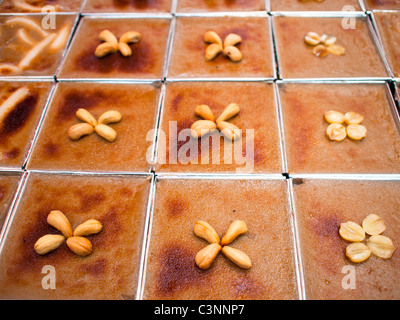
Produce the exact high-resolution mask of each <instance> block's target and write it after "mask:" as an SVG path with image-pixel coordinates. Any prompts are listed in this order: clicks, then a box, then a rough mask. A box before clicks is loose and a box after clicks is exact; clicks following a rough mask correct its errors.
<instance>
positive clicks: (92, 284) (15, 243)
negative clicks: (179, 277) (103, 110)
mask: <svg viewBox="0 0 400 320" xmlns="http://www.w3.org/2000/svg"><path fill="white" fill-rule="evenodd" d="M149 187H150V181H149V179H148V178H147V177H146V176H135V177H134V176H111V175H103V176H102V175H92V176H88V175H63V174H52V173H48V174H35V173H30V174H29V177H28V180H27V184H26V185H25V187H24V190H23V193H22V196H21V199H20V201H19V203H18V207H17V208H16V212H15V214H14V216H13V218H12V221H10V223H11V225H10V228H9V231H8V233H7V238H6V240H5V242H4V248H3V249H4V250H2V251H1V255H0V265H1V271H0V283H1V286H0V296H1V297H2V298H3V299H13V298H18V299H23V298H27V299H29V298H32V297H36V298H37V299H62V300H65V299H100V300H102V299H112V300H115V299H135V297H136V295H137V284H138V277H139V261H140V254H141V246H142V239H143V230H144V220H145V216H146V210H147V202H148V193H149ZM46 266H47V267H48V266H51V267H52V268H50V269H47V267H46ZM46 274H47V276H48V278H45V279H44V280H43V277H45V276H46ZM52 275H53V276H55V278H54V277H53V278H52ZM46 279H47V280H48V282H47V281H46ZM100 284H101V285H100ZM49 286H53V290H46V288H47V289H49Z"/></svg>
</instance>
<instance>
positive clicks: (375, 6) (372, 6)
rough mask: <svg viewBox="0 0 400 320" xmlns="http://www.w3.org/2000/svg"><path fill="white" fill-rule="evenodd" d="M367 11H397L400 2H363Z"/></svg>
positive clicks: (386, 0) (392, 0)
mask: <svg viewBox="0 0 400 320" xmlns="http://www.w3.org/2000/svg"><path fill="white" fill-rule="evenodd" d="M363 1H364V5H365V8H366V9H367V10H398V9H400V0H363Z"/></svg>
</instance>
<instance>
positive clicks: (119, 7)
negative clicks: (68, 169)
mask: <svg viewBox="0 0 400 320" xmlns="http://www.w3.org/2000/svg"><path fill="white" fill-rule="evenodd" d="M171 8H172V0H88V1H86V3H85V5H84V7H83V12H84V13H97V12H104V13H128V12H135V13H160V12H162V13H169V12H171Z"/></svg>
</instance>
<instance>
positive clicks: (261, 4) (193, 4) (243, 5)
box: [176, 0, 265, 13]
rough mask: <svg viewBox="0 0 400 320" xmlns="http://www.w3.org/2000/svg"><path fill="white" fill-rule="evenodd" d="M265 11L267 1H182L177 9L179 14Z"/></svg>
mask: <svg viewBox="0 0 400 320" xmlns="http://www.w3.org/2000/svg"><path fill="white" fill-rule="evenodd" d="M263 10H265V1H262V0H211V1H210V0H205V1H204V0H192V1H190V0H180V1H178V3H177V8H176V11H177V12H178V13H179V12H221V11H223V12H231V11H241V12H244V11H263Z"/></svg>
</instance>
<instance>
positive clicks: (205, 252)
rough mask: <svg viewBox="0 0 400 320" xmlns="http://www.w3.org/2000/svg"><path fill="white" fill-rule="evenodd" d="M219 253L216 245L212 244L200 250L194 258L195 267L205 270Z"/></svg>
mask: <svg viewBox="0 0 400 320" xmlns="http://www.w3.org/2000/svg"><path fill="white" fill-rule="evenodd" d="M220 251H221V246H220V245H219V244H218V243H212V244H210V245H208V246H207V247H205V248H203V249H202V250H200V251H199V252H198V253H197V255H196V258H195V261H196V264H197V266H198V267H199V268H200V269H202V270H207V269H209V268H210V267H211V264H212V263H213V261H214V260H215V258H216V257H217V256H218V254H219V252H220Z"/></svg>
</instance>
